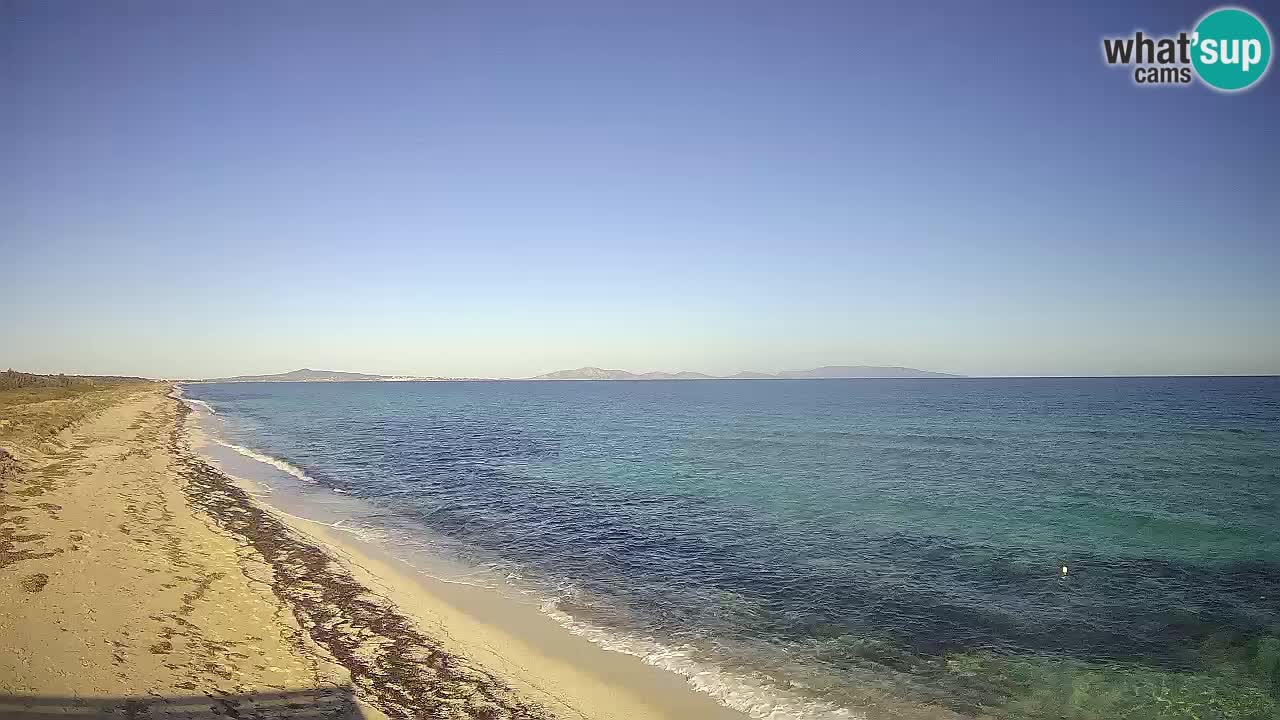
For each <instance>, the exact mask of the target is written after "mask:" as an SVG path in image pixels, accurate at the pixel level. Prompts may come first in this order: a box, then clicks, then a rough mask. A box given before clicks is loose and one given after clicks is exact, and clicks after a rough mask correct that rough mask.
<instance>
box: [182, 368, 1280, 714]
mask: <svg viewBox="0 0 1280 720" xmlns="http://www.w3.org/2000/svg"><path fill="white" fill-rule="evenodd" d="M185 392H186V395H187V397H190V398H195V399H200V400H203V401H206V402H207V403H209V404H210V405H211V406H212V407H213V408H215V409H216V411H217V413H218V415H219V416H220V417H221V418H222V419H223V420H224V421H225V422H226V423H227V429H226V430H225V432H226V433H227V434H229V435H230V437H229V438H228V439H229V440H230V441H232V442H235V443H237V444H240V445H244V446H246V447H249V448H252V449H254V450H256V451H259V452H262V453H265V454H269V455H272V456H275V457H278V458H281V459H283V460H286V461H288V462H289V463H292V464H294V465H296V466H298V467H300V468H303V469H304V470H305V471H306V473H307V474H309V475H310V476H312V477H314V478H316V479H317V480H318V481H319V482H321V483H323V484H325V485H329V486H331V487H333V488H337V489H341V490H344V491H346V492H348V493H350V494H353V495H356V496H359V497H361V498H365V499H367V500H369V501H370V502H372V503H374V504H375V505H377V506H379V507H382V508H384V509H385V510H386V511H387V512H388V513H389V514H392V515H394V516H396V517H397V518H400V519H404V520H408V521H411V522H412V523H416V524H418V525H420V526H421V527H422V528H424V530H426V531H430V532H431V533H433V534H435V535H438V536H445V537H447V538H450V539H451V540H453V541H456V543H457V544H458V546H460V547H463V548H466V555H467V559H468V560H469V561H471V562H475V563H484V564H489V565H495V566H501V567H504V568H506V569H507V570H509V571H511V572H514V573H517V574H518V575H519V577H521V578H523V579H524V581H526V582H528V583H530V584H532V585H536V586H538V587H541V588H544V589H547V590H548V591H549V592H550V591H553V590H554V592H555V593H556V594H557V597H558V603H557V607H558V609H559V610H560V611H562V612H564V613H567V615H568V616H570V617H572V618H573V620H574V622H576V623H581V624H582V625H583V626H590V627H592V628H596V629H597V630H606V631H609V632H613V633H616V634H617V637H619V638H635V639H643V640H646V641H653V642H656V643H659V644H660V645H661V646H663V647H667V648H679V649H680V653H679V654H680V658H681V659H682V661H688V662H697V663H701V664H702V665H700V666H705V667H715V668H719V669H721V670H724V671H725V672H726V673H727V674H726V675H725V677H727V678H739V679H741V680H742V681H743V682H744V687H749V688H751V689H752V692H754V693H756V696H758V695H759V694H760V693H766V694H767V693H769V692H774V691H776V695H777V697H778V698H784V699H788V700H787V701H786V702H784V701H782V700H779V701H778V704H777V705H775V706H774V707H773V708H772V709H773V710H775V711H777V712H778V713H779V714H778V715H777V717H783V716H787V715H788V714H793V715H796V716H799V715H810V716H821V715H822V714H823V713H824V712H825V713H828V714H829V715H830V716H833V717H839V716H841V715H839V714H838V713H837V712H836V711H837V709H839V708H845V709H849V710H851V711H854V712H852V713H851V714H850V715H847V716H849V717H858V716H859V713H861V714H862V716H865V717H868V718H880V717H883V718H890V717H913V716H919V717H934V716H938V717H944V716H948V715H949V714H951V713H954V714H958V715H960V716H965V717H977V716H990V717H1030V718H1112V717H1115V718H1121V717H1129V718H1183V717H1186V718H1192V717H1196V718H1201V719H1202V720H1206V719H1208V718H1259V719H1263V720H1275V719H1276V718H1280V379H1277V378H1212V379H1210V378H1126V379H990V380H987V379H957V380H942V379H936V380H935V379H930V380H796V381H683V382H680V381H677V382H457V383H335V384H325V383H307V384H282V383H281V384H268V383H244V384H212V385H202V384H196V385H189V386H187V387H186V388H185ZM1064 565H1065V566H1067V568H1068V573H1067V574H1066V575H1065V576H1063V574H1062V571H1061V568H1062V566H1064ZM721 681H722V682H729V681H728V680H723V678H722V679H721ZM718 682H720V681H718ZM744 692H745V690H744ZM743 697H746V695H744V696H743ZM757 699H758V698H757ZM743 702H746V701H743ZM762 707H763V706H762ZM779 708H781V709H780V710H779ZM922 708H923V709H922ZM766 710H767V708H766ZM832 713H835V714H832ZM917 713H918V714H917ZM930 713H932V714H930ZM758 714H760V715H761V716H764V715H765V714H766V711H765V710H760V711H758Z"/></svg>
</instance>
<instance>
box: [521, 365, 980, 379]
mask: <svg viewBox="0 0 1280 720" xmlns="http://www.w3.org/2000/svg"><path fill="white" fill-rule="evenodd" d="M955 377H964V376H963V375H951V374H949V373H940V372H930V371H928V370H917V369H915V368H906V367H882V366H876V365H825V366H823V367H820V368H813V369H812V370H783V371H782V372H778V373H763V372H751V371H748V370H744V371H743V372H740V373H737V374H734V375H727V376H717V375H706V374H703V373H699V372H688V371H685V372H677V373H668V372H647V373H633V372H627V371H626V370H605V369H604V368H598V367H582V368H577V369H575V370H557V371H556V372H549V373H545V374H542V375H538V376H536V377H534V378H531V379H533V380H785V379H815V378H955Z"/></svg>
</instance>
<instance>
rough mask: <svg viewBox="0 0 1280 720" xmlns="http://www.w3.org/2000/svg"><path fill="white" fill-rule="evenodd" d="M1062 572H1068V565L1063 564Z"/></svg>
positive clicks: (1064, 573)
mask: <svg viewBox="0 0 1280 720" xmlns="http://www.w3.org/2000/svg"><path fill="white" fill-rule="evenodd" d="M1062 574H1063V575H1064V576H1065V575H1066V574H1067V566H1066V565H1063V566H1062Z"/></svg>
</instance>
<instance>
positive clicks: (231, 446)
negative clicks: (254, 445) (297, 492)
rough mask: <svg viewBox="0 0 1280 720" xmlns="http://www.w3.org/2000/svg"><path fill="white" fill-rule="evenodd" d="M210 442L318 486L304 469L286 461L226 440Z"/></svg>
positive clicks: (216, 439) (211, 438) (212, 440)
mask: <svg viewBox="0 0 1280 720" xmlns="http://www.w3.org/2000/svg"><path fill="white" fill-rule="evenodd" d="M209 440H210V442H215V443H217V444H219V445H221V446H222V447H224V448H227V449H228V450H234V451H235V452H238V453H240V454H241V455H244V456H245V457H247V458H251V459H253V460H257V461H258V462H260V463H264V464H266V465H270V466H272V467H274V468H276V469H277V470H283V471H284V472H286V473H288V474H290V475H292V476H294V477H296V478H298V479H299V480H302V481H303V482H309V483H312V484H318V483H316V479H315V478H313V477H311V476H310V475H308V474H307V473H306V472H305V471H303V469H302V468H300V467H298V466H297V465H293V464H290V463H287V462H285V461H284V460H281V459H280V458H275V457H271V456H270V455H264V454H262V453H260V452H258V451H256V450H251V449H249V448H247V447H245V446H243V445H236V444H235V443H229V442H227V441H225V440H220V439H218V438H216V437H210V438H209Z"/></svg>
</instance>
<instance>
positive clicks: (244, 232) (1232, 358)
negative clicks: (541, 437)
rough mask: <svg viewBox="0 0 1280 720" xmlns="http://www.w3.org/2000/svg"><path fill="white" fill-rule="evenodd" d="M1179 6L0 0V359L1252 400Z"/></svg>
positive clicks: (1236, 171)
mask: <svg viewBox="0 0 1280 720" xmlns="http://www.w3.org/2000/svg"><path fill="white" fill-rule="evenodd" d="M1210 7H1214V5H1212V4H1203V3H1183V2H1175V3H1164V4H1161V5H1159V6H1158V7H1150V6H1147V5H1142V4H1137V3H1103V2H1093V3H1082V4H1075V5H1071V6H1063V7H1061V8H1057V9H1055V8H1050V7H1044V6H1040V5H1031V6H1028V5H1023V4H1015V3H1001V4H995V5H989V6H984V7H981V8H977V7H965V8H957V9H956V12H954V13H940V12H937V11H935V10H931V9H929V8H926V7H923V6H920V7H901V6H892V5H882V6H856V7H855V6H854V5H852V4H845V3H836V2H802V3H798V4H789V5H787V6H786V7H785V8H784V7H783V6H780V5H777V4H774V3H764V2H747V3H732V4H729V3H719V2H713V3H707V4H700V5H698V6H697V7H687V6H685V5H684V4H663V3H652V4H650V3H646V4H644V5H643V6H642V7H625V6H614V5H601V4H598V3H589V2H583V1H580V0H579V1H569V2H552V3H547V4H540V5H538V6H499V5H496V4H487V5H486V4H481V3H473V4H464V5H455V4H446V3H430V4H422V3H398V2H389V3H383V4H379V5H378V6H377V7H375V8H361V7H354V6H345V5H342V4H336V3H308V4H305V5H292V4H283V5H281V4H266V5H261V4H256V3H240V2H233V3H225V4H217V5H209V6H172V5H169V4H164V3H158V2H143V3H135V4H129V5H128V6H127V8H122V7H121V6H115V7H113V6H110V5H108V4H99V3H85V4H69V3H68V4H42V3H35V2H24V1H19V2H13V3H7V4H6V5H5V10H4V11H3V14H4V15H5V22H4V23H3V24H0V53H2V54H3V57H4V61H3V62H0V93H3V95H4V97H6V98H7V99H8V100H9V102H7V103H6V107H7V109H8V110H9V111H8V112H5V113H0V134H2V137H3V138H4V139H3V141H0V142H2V143H3V145H2V146H0V147H2V148H3V150H2V152H3V155H4V156H5V157H6V158H8V159H10V160H11V162H9V163H6V166H8V167H10V168H11V171H10V172H7V173H3V174H0V216H3V217H4V218H5V221H6V222H5V226H4V230H3V231H2V232H0V253H2V255H0V257H4V258H5V266H4V270H3V272H4V275H3V287H2V288H0V306H3V311H2V312H0V366H3V367H9V366H12V367H13V368H14V369H17V370H23V371H28V372H53V373H57V372H65V373H69V374H72V373H85V374H106V375H143V376H148V377H165V378H209V377H227V376H234V375H252V374H269V373H279V372H286V371H289V370H294V369H297V368H302V367H310V368H323V369H328V370H341V371H348V372H362V373H374V374H385V375H419V376H471V377H512V378H515V377H529V376H533V375H537V374H540V373H545V372H550V371H554V370H561V369H568V368H577V367H583V366H596V367H601V368H609V369H614V368H618V369H626V370H631V371H635V372H644V371H648V370H663V371H680V370H693V371H698V372H705V373H708V374H716V375H726V374H732V373H734V372H738V371H740V370H759V371H767V372H773V371H776V370H783V369H799V368H813V367H819V366H823V365H876V366H902V367H910V368H919V369H924V370H933V371H938V372H947V373H957V374H964V375H973V376H1063V375H1067V376H1098V375H1106V376H1110V375H1219V374H1224V375H1250V374H1280V282H1278V281H1277V279H1278V278H1280V243H1278V242H1277V241H1276V228H1280V203H1277V202H1276V198H1277V194H1278V193H1280V144H1278V143H1276V142H1275V140H1274V137H1273V135H1274V127H1273V126H1274V119H1275V118H1276V117H1278V116H1280V78H1277V77H1276V73H1275V72H1274V71H1273V72H1271V73H1270V76H1269V77H1268V78H1266V79H1264V80H1263V81H1262V82H1261V83H1260V84H1259V85H1258V86H1257V87H1256V88H1255V89H1253V90H1251V91H1249V92H1246V93H1242V94H1237V95H1223V94H1218V93H1214V92H1211V91H1209V90H1206V89H1205V88H1203V87H1201V86H1199V85H1195V86H1192V87H1185V88H1138V87H1135V86H1134V85H1133V84H1132V82H1131V81H1130V80H1129V79H1128V78H1126V77H1125V76H1124V75H1123V72H1122V71H1117V69H1116V68H1109V67H1107V66H1106V65H1105V64H1104V63H1103V62H1102V61H1101V59H1100V44H1099V43H1100V39H1101V38H1102V37H1103V36H1104V35H1109V34H1110V35H1114V34H1117V33H1125V32H1131V31H1132V30H1133V29H1134V28H1142V29H1144V30H1146V31H1147V32H1150V33H1174V32H1177V31H1179V30H1183V29H1187V27H1188V26H1189V25H1190V24H1191V23H1193V22H1194V21H1195V20H1196V19H1197V18H1198V17H1200V16H1201V15H1202V14H1203V13H1204V11H1205V10H1207V9H1209V8H1210ZM1255 7H1256V8H1257V9H1258V10H1259V12H1260V13H1261V14H1262V15H1263V16H1264V18H1266V19H1267V20H1269V21H1270V22H1271V23H1273V27H1274V23H1275V22H1277V18H1280V8H1277V7H1276V6H1275V5H1274V4H1269V5H1267V6H1261V5H1256V6H1255ZM944 15H945V16H946V17H943V16H944ZM1273 32H1274V31H1273Z"/></svg>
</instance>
